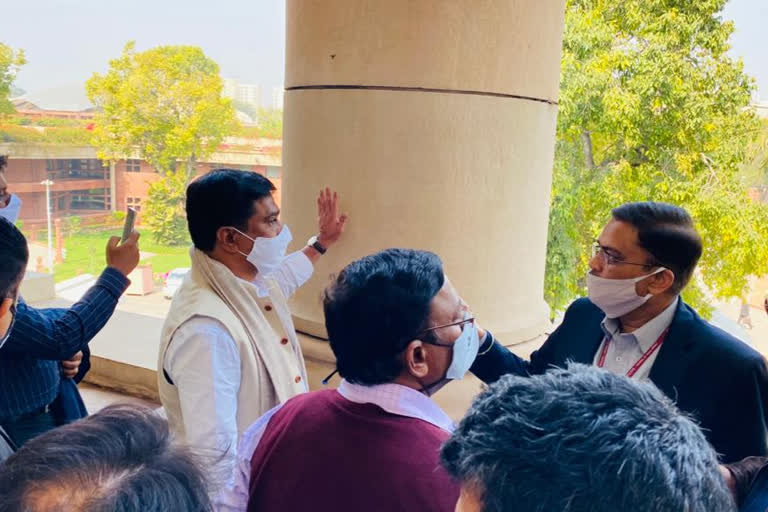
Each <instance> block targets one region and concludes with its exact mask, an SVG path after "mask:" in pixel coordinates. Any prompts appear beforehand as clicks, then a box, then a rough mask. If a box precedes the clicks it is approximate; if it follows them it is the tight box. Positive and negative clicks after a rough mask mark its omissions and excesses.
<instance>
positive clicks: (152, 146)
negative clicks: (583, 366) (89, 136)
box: [86, 42, 236, 174]
mask: <svg viewBox="0 0 768 512" xmlns="http://www.w3.org/2000/svg"><path fill="white" fill-rule="evenodd" d="M221 89H222V81H221V77H220V76H219V66H218V65H217V64H216V63H215V62H214V61H212V60H211V59H209V58H208V57H206V56H205V54H204V53H203V51H202V50H201V49H200V48H198V47H195V46H158V47H156V48H152V49H150V50H147V51H145V52H140V53H137V52H136V51H135V49H134V43H132V42H131V43H128V44H126V45H125V48H124V49H123V54H122V55H121V56H120V57H119V58H117V59H114V60H112V61H110V63H109V71H108V72H107V73H106V74H104V75H101V74H99V73H95V74H94V75H93V76H92V77H91V78H90V79H89V80H88V82H87V83H86V90H87V92H88V98H89V99H90V100H91V101H92V102H93V104H94V105H96V106H97V107H98V108H99V109H100V112H99V113H98V114H97V115H96V128H95V130H94V133H95V135H96V142H97V145H98V147H99V157H100V158H101V159H102V160H107V161H109V160H119V159H121V158H125V156H126V155H132V154H134V153H138V154H139V155H140V157H141V158H142V159H144V160H146V161H147V162H149V163H150V164H151V165H152V166H153V167H155V169H158V170H159V171H161V172H162V173H163V174H169V173H173V172H175V171H176V168H177V162H179V161H181V162H187V161H189V160H190V159H196V158H197V159H199V158H201V157H207V156H208V155H210V154H211V153H212V152H213V151H214V150H215V149H216V147H217V146H218V145H219V144H220V143H221V140H222V139H223V138H224V136H225V135H228V134H230V133H232V131H233V130H234V129H235V126H236V125H235V120H234V110H233V108H232V105H231V103H230V101H229V100H228V99H226V98H222V97H221Z"/></svg>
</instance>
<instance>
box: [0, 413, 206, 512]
mask: <svg viewBox="0 0 768 512" xmlns="http://www.w3.org/2000/svg"><path fill="white" fill-rule="evenodd" d="M206 487H207V482H206V479H205V477H204V475H203V473H202V470H201V468H200V466H199V464H198V462H197V461H196V460H195V458H194V457H193V456H192V455H191V454H190V453H189V452H188V451H187V449H186V448H184V447H181V446H178V445H176V444H175V443H172V442H171V435H170V433H169V430H168V422H167V421H166V420H165V419H163V418H161V417H159V416H157V415H155V414H154V413H153V411H152V410H151V409H149V408H147V407H135V406H130V405H115V406H110V407H107V408H105V409H103V410H102V411H101V412H98V413H96V414H94V415H93V416H89V417H87V418H85V419H82V420H80V421H77V422H75V423H71V424H69V425H66V426H63V427H60V428H57V429H54V430H52V431H50V432H47V433H45V434H43V435H41V436H39V437H37V438H35V439H32V440H31V441H29V442H28V443H26V444H25V445H24V446H22V447H21V449H20V450H19V451H18V452H16V453H15V454H14V455H12V456H11V457H10V458H8V459H7V460H6V462H5V463H4V464H3V465H2V466H0V510H7V511H24V512H37V511H46V512H53V511H57V512H58V511H62V512H63V511H71V510H77V511H80V512H107V511H109V512H140V511H141V512H176V511H178V512H207V511H209V510H212V507H211V504H210V501H209V498H208V495H207V488H206Z"/></svg>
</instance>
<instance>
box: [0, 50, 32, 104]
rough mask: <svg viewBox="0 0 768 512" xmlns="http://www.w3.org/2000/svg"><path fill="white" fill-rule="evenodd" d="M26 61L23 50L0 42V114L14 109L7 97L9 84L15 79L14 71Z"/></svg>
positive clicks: (9, 89)
mask: <svg viewBox="0 0 768 512" xmlns="http://www.w3.org/2000/svg"><path fill="white" fill-rule="evenodd" d="M26 63H27V61H26V59H25V58H24V50H14V49H13V48H11V47H10V46H8V45H7V44H3V43H0V114H10V113H12V112H14V111H15V109H14V108H13V104H12V103H11V102H10V101H9V100H8V97H9V96H10V94H11V84H13V81H14V80H15V79H16V73H18V71H19V68H20V67H21V66H23V65H24V64H26Z"/></svg>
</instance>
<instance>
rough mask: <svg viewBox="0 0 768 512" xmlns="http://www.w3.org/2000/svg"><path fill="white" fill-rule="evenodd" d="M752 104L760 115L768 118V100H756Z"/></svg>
mask: <svg viewBox="0 0 768 512" xmlns="http://www.w3.org/2000/svg"><path fill="white" fill-rule="evenodd" d="M752 106H753V107H754V108H755V112H756V113H757V115H758V116H759V117H762V118H768V101H754V102H752Z"/></svg>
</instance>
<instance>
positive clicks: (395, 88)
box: [285, 85, 557, 105]
mask: <svg viewBox="0 0 768 512" xmlns="http://www.w3.org/2000/svg"><path fill="white" fill-rule="evenodd" d="M323 89H343V90H362V91H399V92H431V93H443V94H467V95H470V96H491V97H494V98H511V99H516V100H528V101H538V102H539V103H546V104H548V105H557V102H556V101H553V100H547V99H544V98H535V97H533V96H522V95H519V94H505V93H503V92H488V91H471V90H465V89H436V88H432V87H398V86H394V85H296V86H294V87H286V88H285V90H286V91H311V90H323Z"/></svg>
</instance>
